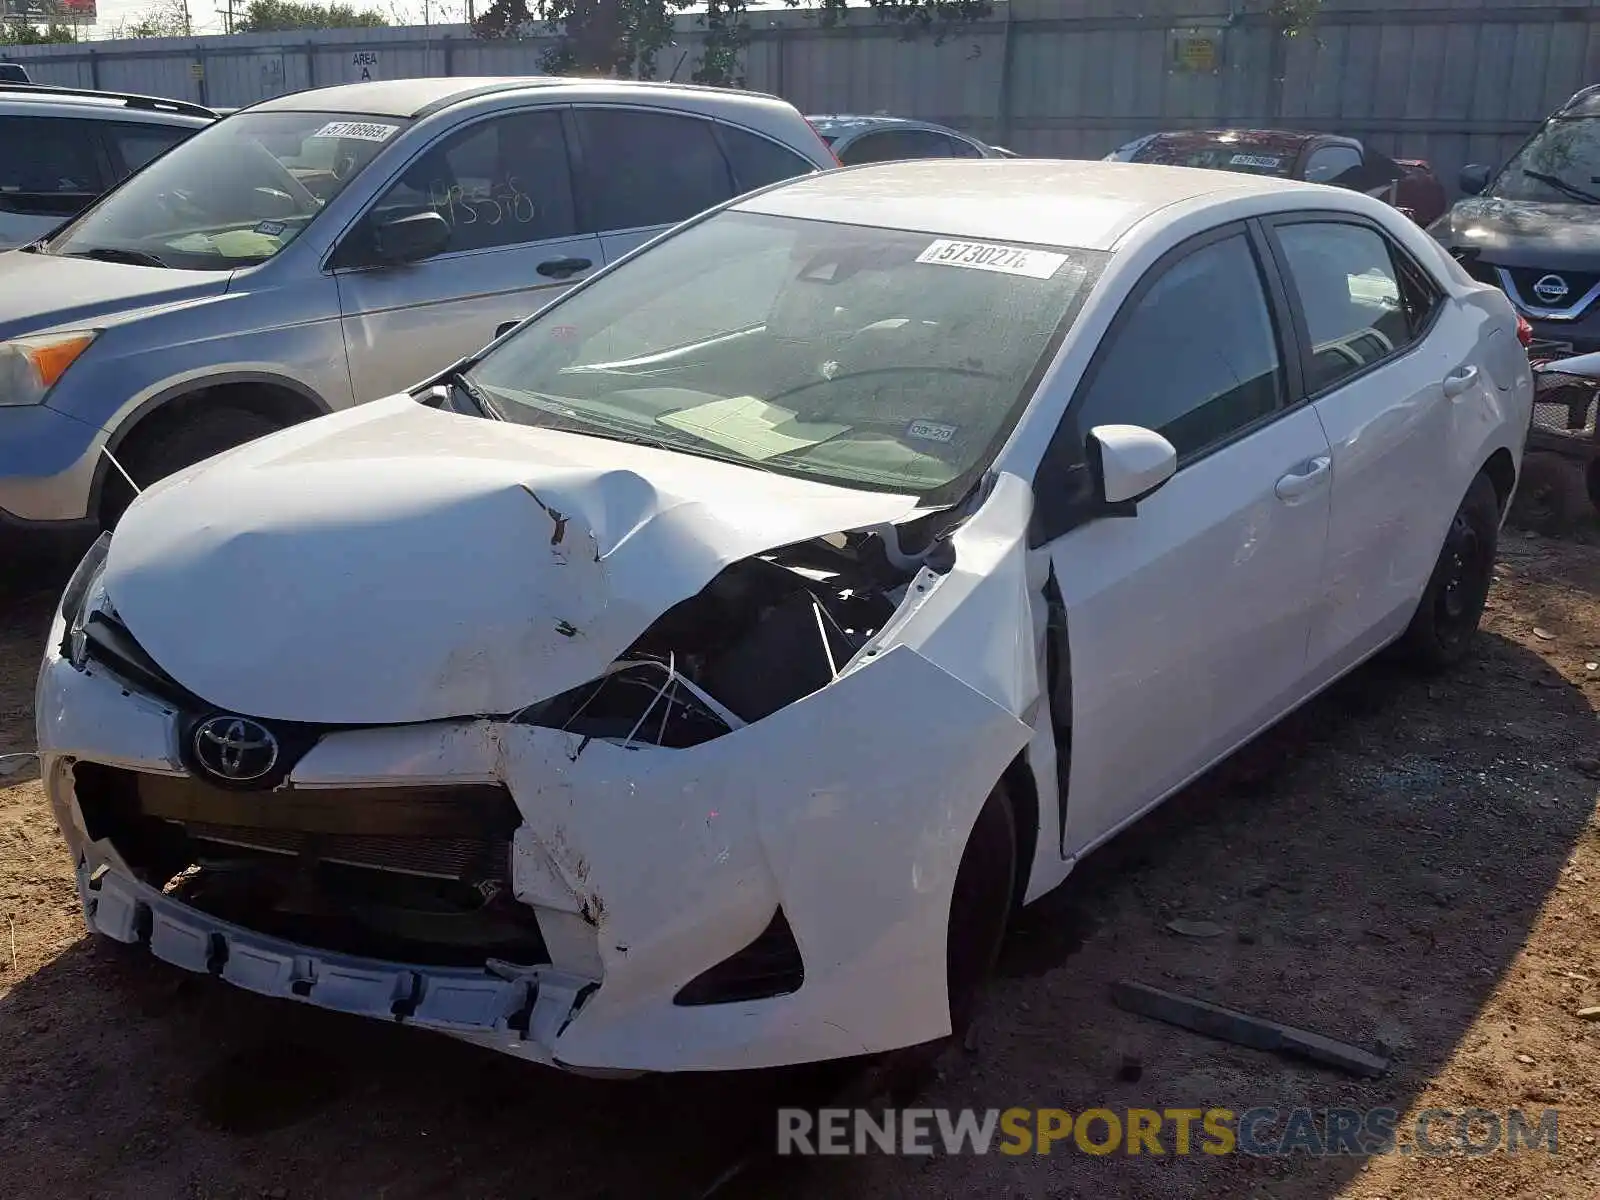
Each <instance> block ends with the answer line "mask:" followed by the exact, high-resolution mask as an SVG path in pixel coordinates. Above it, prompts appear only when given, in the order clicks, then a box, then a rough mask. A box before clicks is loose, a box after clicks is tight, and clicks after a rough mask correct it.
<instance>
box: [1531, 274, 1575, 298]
mask: <svg viewBox="0 0 1600 1200" xmlns="http://www.w3.org/2000/svg"><path fill="white" fill-rule="evenodd" d="M1570 290H1571V289H1569V288H1568V287H1567V281H1566V280H1565V279H1563V278H1561V276H1559V275H1546V276H1545V277H1544V278H1543V279H1541V280H1539V282H1538V283H1536V284H1534V285H1533V294H1534V295H1535V296H1537V297H1538V298H1539V301H1540V303H1542V304H1559V303H1560V302H1561V301H1563V300H1565V299H1566V298H1567V292H1568V291H1570Z"/></svg>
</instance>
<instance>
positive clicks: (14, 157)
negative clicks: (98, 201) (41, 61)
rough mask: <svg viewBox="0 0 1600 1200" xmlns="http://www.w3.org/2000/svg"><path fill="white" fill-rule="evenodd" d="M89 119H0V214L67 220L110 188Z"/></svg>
mask: <svg viewBox="0 0 1600 1200" xmlns="http://www.w3.org/2000/svg"><path fill="white" fill-rule="evenodd" d="M99 147H100V139H99V137H98V136H97V135H96V132H95V127H94V123H93V122H90V121H73V120H57V119H54V118H48V117H0V210H3V211H6V212H14V213H27V214H31V215H37V216H61V217H70V216H72V215H73V214H74V213H76V212H78V211H79V210H80V209H82V208H84V207H85V206H87V205H88V203H89V201H91V200H93V199H94V198H95V197H96V196H98V195H99V194H100V193H101V192H103V191H105V189H106V187H107V186H109V182H110V181H109V180H108V179H107V177H106V174H107V173H106V169H105V164H104V163H103V162H102V161H101V158H100V150H99Z"/></svg>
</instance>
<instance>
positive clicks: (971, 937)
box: [945, 785, 1018, 1038]
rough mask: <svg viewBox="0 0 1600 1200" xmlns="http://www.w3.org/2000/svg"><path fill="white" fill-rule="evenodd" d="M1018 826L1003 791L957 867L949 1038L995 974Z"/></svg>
mask: <svg viewBox="0 0 1600 1200" xmlns="http://www.w3.org/2000/svg"><path fill="white" fill-rule="evenodd" d="M1017 870H1018V865H1017V823H1016V817H1015V815H1014V814H1013V812H1012V810H1011V801H1010V800H1009V799H1008V798H1007V797H1006V793H1005V789H1004V788H1002V787H1000V786H998V785H996V787H995V789H994V791H992V792H991V793H989V799H988V800H987V801H985V802H984V806H983V810H982V811H981V812H980V813H979V814H978V819H977V821H976V822H975V823H974V824H973V826H972V833H971V835H970V836H969V837H968V838H967V848H966V850H965V851H963V852H962V855H961V865H960V866H959V867H958V868H957V869H956V882H955V889H954V892H953V894H952V895H951V899H950V922H949V926H948V931H947V933H946V935H945V986H946V988H947V989H948V990H949V998H950V1029H951V1033H952V1036H954V1037H957V1038H960V1037H963V1036H964V1035H965V1034H966V1032H967V1029H968V1028H969V1027H970V1026H971V1024H972V1019H973V1017H975V1016H976V1015H977V1012H978V1006H979V1003H980V1001H981V1000H982V998H983V990H984V987H985V985H986V984H987V983H988V982H989V977H990V976H991V975H992V974H993V973H994V966H995V962H996V960H997V959H998V958H999V957H1000V944H1001V943H1002V942H1003V941H1004V940H1005V934H1006V926H1007V925H1008V924H1009V923H1010V920H1011V909H1012V906H1013V903H1014V899H1015V896H1016V890H1017Z"/></svg>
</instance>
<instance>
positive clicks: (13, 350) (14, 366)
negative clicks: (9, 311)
mask: <svg viewBox="0 0 1600 1200" xmlns="http://www.w3.org/2000/svg"><path fill="white" fill-rule="evenodd" d="M96 336H98V335H97V334H96V333H95V332H94V331H93V330H80V331H78V332H75V333H47V334H42V335H40V336H38V337H20V338H13V339H12V340H11V341H9V342H0V407H5V406H7V405H12V406H15V405H22V404H38V403H40V402H41V401H43V400H44V398H45V396H47V395H49V393H50V389H51V388H53V387H55V385H56V381H57V380H58V379H60V378H61V377H62V376H63V375H65V374H66V373H67V368H68V367H70V366H71V365H72V364H73V363H75V362H76V361H77V360H78V356H79V355H80V354H82V353H83V352H84V351H85V350H87V349H88V348H89V344H90V343H91V342H93V341H94V339H95V338H96Z"/></svg>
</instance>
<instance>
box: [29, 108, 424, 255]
mask: <svg viewBox="0 0 1600 1200" xmlns="http://www.w3.org/2000/svg"><path fill="white" fill-rule="evenodd" d="M404 125H405V122H404V121H402V120H399V119H397V118H392V117H385V118H379V117H351V116H350V115H348V114H345V115H340V114H337V113H309V112H305V113H299V112H297V113H282V112H274V113H240V114H238V115H236V116H232V117H229V118H228V119H226V120H224V121H221V122H218V123H217V124H216V125H213V126H211V127H210V128H209V129H206V130H203V131H202V132H201V133H199V134H197V135H195V136H194V137H193V138H191V139H189V140H188V141H187V142H185V143H183V144H182V145H180V146H178V147H176V148H175V149H173V150H172V151H171V152H170V153H168V154H166V155H164V156H163V157H161V158H159V159H157V160H156V161H155V162H153V163H152V164H151V165H150V166H149V168H148V169H146V170H144V171H141V172H140V173H139V174H137V175H135V176H134V177H133V178H132V179H130V180H129V181H128V182H127V183H126V184H125V185H124V186H123V187H121V188H119V189H118V190H117V191H115V192H113V193H112V194H111V195H110V196H108V197H107V198H106V200H105V201H104V202H103V203H101V204H100V205H99V206H97V207H95V208H93V209H91V210H89V212H88V213H86V214H85V215H84V216H83V217H81V218H80V219H79V220H77V221H76V222H74V223H73V224H71V225H69V226H67V228H66V229H65V230H64V231H63V232H62V233H61V234H58V235H57V236H56V237H55V238H54V239H53V240H52V241H51V243H50V246H49V253H51V254H58V255H63V256H66V257H78V258H99V259H105V260H108V261H112V262H130V263H136V264H141V265H144V266H152V267H180V268H186V269H190V270H224V271H226V270H232V269H234V268H236V267H247V266H253V265H254V264H256V263H260V262H265V261H266V260H267V259H269V258H271V257H272V256H273V255H275V254H277V253H278V251H280V250H281V249H283V247H284V246H286V245H288V244H289V243H290V242H291V241H293V240H294V239H295V238H296V237H298V236H299V235H300V233H301V232H303V231H304V230H305V228H306V226H308V225H309V224H311V222H312V221H314V220H316V218H317V214H318V213H320V212H321V211H322V209H323V208H324V207H325V206H326V205H327V203H328V202H329V201H330V200H332V199H333V198H334V197H335V196H337V195H338V194H339V193H340V192H341V191H343V190H344V189H345V187H346V186H347V185H348V184H349V183H350V181H351V180H352V179H354V178H355V177H356V176H357V175H358V174H360V173H361V171H363V170H364V169H365V168H366V166H367V165H368V164H369V163H370V162H371V161H372V160H373V159H374V158H375V157H377V155H378V154H379V152H381V151H382V150H383V148H384V146H385V145H387V144H388V143H389V141H390V140H391V139H392V138H393V137H394V136H395V135H396V134H397V133H399V131H400V130H401V129H402V128H403V127H404Z"/></svg>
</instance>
